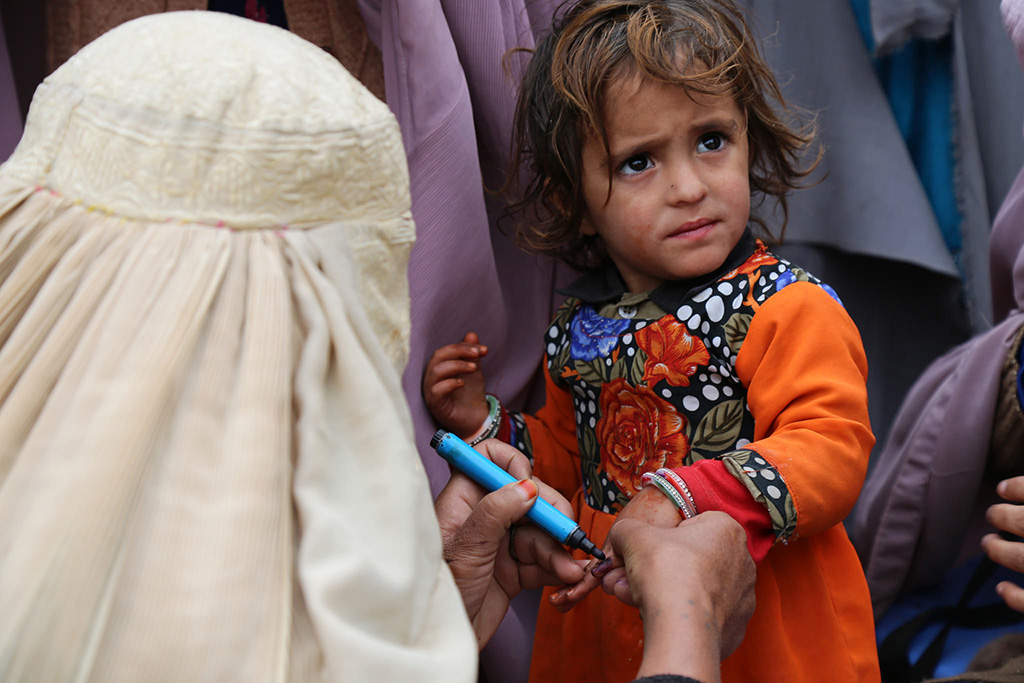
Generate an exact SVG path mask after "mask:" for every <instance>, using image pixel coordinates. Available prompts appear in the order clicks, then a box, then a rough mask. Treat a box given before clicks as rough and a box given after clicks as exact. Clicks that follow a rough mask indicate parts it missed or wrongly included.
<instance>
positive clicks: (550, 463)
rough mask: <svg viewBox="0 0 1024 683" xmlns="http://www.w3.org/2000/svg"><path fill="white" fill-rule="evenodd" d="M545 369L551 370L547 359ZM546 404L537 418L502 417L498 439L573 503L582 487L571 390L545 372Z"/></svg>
mask: <svg viewBox="0 0 1024 683" xmlns="http://www.w3.org/2000/svg"><path fill="white" fill-rule="evenodd" d="M544 366H545V367H549V364H548V362H547V357H545V359H544ZM544 379H545V398H546V400H545V403H544V406H543V407H542V408H541V409H540V410H538V411H537V414H536V415H528V414H526V413H515V412H509V413H505V415H503V418H506V419H503V420H502V428H501V430H500V431H499V432H498V438H499V439H501V440H502V441H505V442H507V443H510V444H512V445H513V446H515V447H516V448H518V449H519V450H521V451H522V452H523V453H525V454H526V455H527V457H529V458H530V460H531V461H532V462H533V475H534V476H535V477H537V478H538V479H540V480H541V481H543V482H544V483H545V484H547V485H548V486H551V487H553V488H554V489H556V490H557V491H558V492H559V493H561V494H562V495H563V496H565V498H566V499H567V500H572V497H573V496H574V495H575V494H576V490H577V489H579V487H580V455H579V445H578V443H577V441H576V417H575V409H574V408H573V402H572V396H571V395H570V394H569V391H568V390H567V389H566V388H565V387H563V386H559V385H558V384H556V383H555V380H554V378H553V377H552V376H551V372H548V371H545V373H544Z"/></svg>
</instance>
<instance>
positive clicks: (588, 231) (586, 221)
mask: <svg viewBox="0 0 1024 683" xmlns="http://www.w3.org/2000/svg"><path fill="white" fill-rule="evenodd" d="M580 234H581V235H597V228H595V227H594V224H593V223H591V222H590V218H588V217H587V216H584V217H583V220H582V221H580Z"/></svg>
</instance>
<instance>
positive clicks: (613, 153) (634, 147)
mask: <svg viewBox="0 0 1024 683" xmlns="http://www.w3.org/2000/svg"><path fill="white" fill-rule="evenodd" d="M712 131H721V132H723V133H730V134H733V135H735V134H737V133H738V132H739V131H740V122H739V121H737V120H736V117H734V116H721V117H719V116H715V117H712V118H708V119H698V120H697V121H694V122H693V123H692V124H691V125H690V131H689V132H690V133H691V134H693V133H695V134H697V135H702V134H704V133H709V132H712ZM664 137H665V136H664V135H663V134H662V133H655V134H653V135H650V136H646V137H638V138H634V139H632V140H629V141H628V142H627V143H626V144H624V145H622V146H618V147H617V146H615V145H613V144H612V143H611V141H609V152H610V154H609V157H608V159H606V160H605V162H604V163H603V164H602V167H603V166H607V165H609V164H610V165H613V166H618V164H619V162H621V161H625V160H626V159H628V158H630V157H631V156H634V155H636V154H640V153H641V152H644V151H645V150H647V149H650V148H651V147H652V146H655V145H657V144H659V143H660V142H662V140H663V139H664Z"/></svg>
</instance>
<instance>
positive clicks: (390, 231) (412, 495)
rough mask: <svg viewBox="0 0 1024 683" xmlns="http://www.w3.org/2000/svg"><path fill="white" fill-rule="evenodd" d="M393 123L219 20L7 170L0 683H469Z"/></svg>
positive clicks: (77, 106)
mask: <svg viewBox="0 0 1024 683" xmlns="http://www.w3.org/2000/svg"><path fill="white" fill-rule="evenodd" d="M405 163H406V162H405V157H404V150H403V147H402V143H401V138H400V136H399V131H398V127H397V124H396V122H395V119H394V117H393V116H392V115H391V113H390V112H389V111H388V109H387V107H386V106H385V105H384V104H383V103H381V102H380V101H379V100H377V99H376V98H374V97H373V96H372V95H371V94H370V93H369V92H368V91H366V90H365V89H364V88H363V87H362V86H361V85H360V84H359V83H358V82H357V81H356V80H355V79H354V78H352V77H351V76H350V75H349V74H348V73H347V72H346V71H345V70H344V69H343V68H342V67H341V65H340V64H339V63H338V62H336V61H335V60H334V59H333V58H331V57H330V56H329V55H327V54H325V53H324V52H323V51H322V50H320V49H318V48H317V47H315V46H313V45H311V44H309V43H306V42H305V41H303V40H301V39H299V38H298V37H296V36H294V35H292V34H290V33H288V32H287V31H283V30H280V29H277V28H275V27H272V26H267V25H263V24H258V23H256V22H251V21H248V20H244V19H240V18H237V17H233V16H230V15H226V14H219V13H214V12H181V13H169V14H161V15H154V16H150V17H144V18H142V19H138V20H136V21H133V22H130V23H127V24H124V25H122V26H120V27H118V28H116V29H114V30H113V31H111V32H109V33H107V34H105V35H104V36H102V37H100V38H99V39H97V40H96V41H95V42H93V43H92V44H90V45H88V46H86V47H85V48H84V49H82V50H81V52H80V53H79V54H78V55H76V56H75V57H74V58H72V59H71V60H70V61H69V62H68V63H67V64H65V65H64V66H63V67H61V68H60V69H59V70H57V71H56V72H54V73H53V74H52V75H51V76H50V77H49V78H47V79H46V81H45V82H44V83H43V84H42V85H41V86H40V87H39V89H38V90H37V92H36V96H35V98H34V100H33V102H32V107H31V111H30V113H29V117H28V121H27V124H26V128H25V133H24V136H23V138H22V140H21V143H20V144H19V146H18V148H17V150H16V151H15V153H14V154H13V156H12V157H11V158H10V160H9V161H8V162H7V163H6V164H4V166H2V167H0V435H2V438H0V615H3V616H2V617H0V680H4V681H6V682H8V683H13V682H15V681H33V682H38V681H48V682H49V681H72V680H73V681H141V680H146V681H160V680H167V681H246V682H247V683H251V682H257V681H284V680H287V681H320V680H332V681H336V680H352V681H355V680H363V681H382V680H412V679H417V680H444V681H450V680H473V679H474V678H475V675H476V645H475V639H474V637H473V635H472V631H471V629H470V627H469V624H468V621H467V619H466V617H465V612H464V610H463V608H462V604H461V601H460V598H459V594H458V592H457V589H456V587H455V584H454V582H453V580H452V577H451V575H450V572H449V571H448V569H447V566H446V565H445V564H444V562H443V561H442V558H441V548H440V535H439V532H438V528H437V524H436V521H435V519H434V516H433V509H432V505H431V499H430V492H429V489H428V486H427V481H426V478H425V475H424V472H423V470H422V465H421V463H420V459H419V457H418V455H417V452H416V450H415V448H414V446H413V443H412V429H411V424H410V417H409V414H408V409H407V406H406V404H405V401H404V397H403V395H402V392H401V387H400V381H399V372H400V371H401V369H402V366H403V365H404V362H405V357H406V352H407V346H408V334H409V322H408V315H409V312H408V291H407V284H406V275H405V268H406V263H407V259H408V254H409V250H410V248H411V245H412V241H413V232H414V231H413V224H412V221H411V215H410V206H409V187H408V176H407V172H406V165H405Z"/></svg>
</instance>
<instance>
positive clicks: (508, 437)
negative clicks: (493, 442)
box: [494, 404, 512, 443]
mask: <svg viewBox="0 0 1024 683" xmlns="http://www.w3.org/2000/svg"><path fill="white" fill-rule="evenodd" d="M498 415H499V416H500V418H501V424H500V425H498V433H497V434H495V435H494V438H495V439H498V440H499V441H504V442H505V443H512V420H511V419H510V418H509V416H508V411H507V410H505V406H503V405H501V404H499V405H498Z"/></svg>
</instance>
